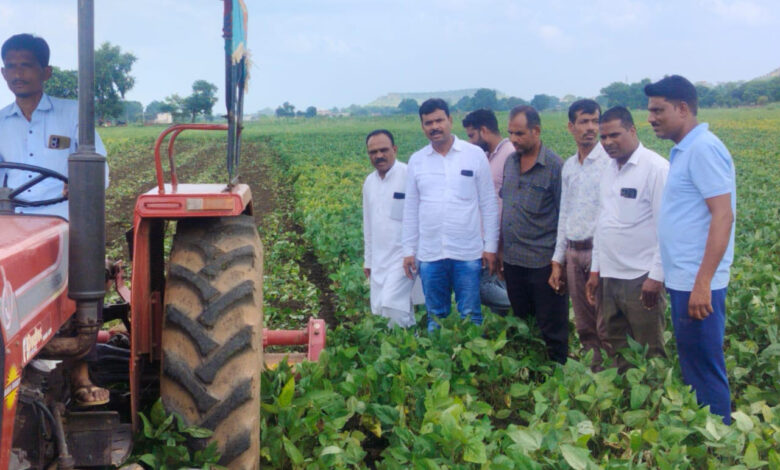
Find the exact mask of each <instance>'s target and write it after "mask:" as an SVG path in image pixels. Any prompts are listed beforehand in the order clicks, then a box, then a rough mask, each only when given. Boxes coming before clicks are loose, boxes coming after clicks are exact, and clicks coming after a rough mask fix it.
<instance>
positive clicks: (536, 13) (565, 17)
mask: <svg viewBox="0 0 780 470" xmlns="http://www.w3.org/2000/svg"><path fill="white" fill-rule="evenodd" d="M95 3H96V22H97V25H96V33H95V36H96V38H95V41H96V43H97V44H100V43H101V42H103V41H109V42H111V43H112V44H116V45H119V46H120V47H121V48H122V50H123V51H126V52H132V53H133V54H135V55H136V56H137V57H138V61H137V62H136V64H135V66H134V67H133V73H132V74H133V75H134V76H135V78H136V86H135V88H134V89H133V90H132V91H131V92H130V93H129V94H128V96H127V99H131V100H137V101H141V102H142V103H144V105H146V104H148V103H149V102H150V101H152V100H155V99H160V100H161V99H163V98H164V97H165V96H167V95H170V94H172V93H179V94H180V95H183V96H186V95H188V94H189V93H190V92H191V86H192V82H194V81H195V80H198V79H205V80H208V81H210V82H213V83H215V84H217V85H218V86H219V87H220V94H221V93H222V90H223V81H224V72H223V58H222V47H223V46H222V39H221V21H222V5H221V2H219V1H217V0H180V1H173V0H155V1H152V0H131V1H127V0H97V1H96V2H95ZM246 4H247V7H248V9H249V18H250V19H249V48H250V50H251V52H252V57H253V61H254V65H253V67H252V70H251V74H252V76H251V83H250V90H249V93H248V95H247V96H246V101H245V110H246V111H247V112H254V111H257V110H259V109H261V108H265V107H274V108H275V107H276V106H278V105H280V104H281V103H282V102H284V101H289V102H291V103H292V104H294V105H295V106H296V107H297V108H299V109H300V108H306V107H307V106H310V105H314V106H317V107H318V108H330V107H333V106H338V107H344V106H348V105H350V104H353V103H356V104H365V103H368V102H370V101H372V100H373V99H375V98H377V97H378V96H380V95H383V94H386V93H388V92H425V91H436V90H449V89H459V88H479V87H486V88H495V89H498V90H500V91H502V92H504V93H507V94H509V95H514V96H520V97H522V98H526V99H530V98H531V97H532V96H533V95H534V94H536V93H547V94H553V95H556V96H563V95H566V94H575V95H580V96H595V95H597V94H598V92H599V90H600V89H601V88H602V87H604V86H606V85H608V84H609V83H611V82H614V81H626V80H627V81H629V82H634V81H638V80H641V79H642V78H645V77H648V78H651V79H653V80H655V79H658V78H661V77H663V76H664V75H666V74H671V73H679V74H682V75H685V76H687V77H688V78H689V79H691V80H693V81H705V80H706V81H709V82H713V83H716V82H723V81H733V80H746V79H750V78H753V77H756V76H759V75H763V74H765V73H768V72H770V71H772V70H774V69H776V68H778V67H780V52H778V51H779V50H780V49H778V47H777V45H778V44H780V2H778V1H777V0H653V1H651V0H591V1H574V0H546V1H545V0H542V1H526V0H514V1H512V0H480V1H470V2H467V1H464V0H416V1H413V0H276V1H270V0H246ZM20 32H31V33H35V34H38V35H40V36H43V37H44V38H46V39H47V41H49V44H50V46H51V48H52V64H53V65H58V66H60V67H63V68H67V69H75V68H76V66H77V65H76V63H77V60H76V1H75V0H0V34H1V35H2V36H3V37H2V40H5V38H7V37H8V36H10V35H11V34H16V33H20ZM220 96H221V95H220ZM12 99H13V96H12V95H11V94H10V92H9V91H8V90H7V87H5V85H4V84H3V86H2V87H0V103H2V104H5V103H8V102H10V101H11V100H12ZM217 106H218V108H217V109H215V111H216V112H222V110H223V109H224V103H223V102H222V101H220V103H219V104H218V105H217Z"/></svg>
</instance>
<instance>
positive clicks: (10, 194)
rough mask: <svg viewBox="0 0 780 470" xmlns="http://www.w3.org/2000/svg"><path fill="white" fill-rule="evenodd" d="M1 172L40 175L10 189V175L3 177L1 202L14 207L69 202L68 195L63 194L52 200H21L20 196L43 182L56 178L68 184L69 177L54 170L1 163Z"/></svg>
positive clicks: (0, 193) (22, 164)
mask: <svg viewBox="0 0 780 470" xmlns="http://www.w3.org/2000/svg"><path fill="white" fill-rule="evenodd" d="M0 170H17V171H29V172H32V173H38V176H36V177H35V178H32V179H30V181H28V182H26V183H24V184H23V185H21V186H19V187H17V188H8V187H7V186H6V185H7V182H8V175H5V176H4V177H3V182H2V188H0V202H5V203H10V204H12V205H13V206H14V207H15V206H20V207H40V206H50V205H52V204H58V203H60V202H63V201H67V200H68V196H67V194H63V195H62V196H60V197H53V198H51V199H44V200H42V201H24V200H22V199H19V195H20V194H22V193H23V192H25V191H27V190H28V189H30V188H32V187H33V186H35V185H37V184H38V183H40V182H41V181H43V180H46V179H49V178H54V179H57V180H60V181H62V182H63V183H65V184H68V177H67V176H65V175H63V174H61V173H57V172H56V171H54V170H50V169H48V168H44V167H42V166H36V165H28V164H26V163H14V162H0Z"/></svg>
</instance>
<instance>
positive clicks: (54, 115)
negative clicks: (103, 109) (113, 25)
mask: <svg viewBox="0 0 780 470" xmlns="http://www.w3.org/2000/svg"><path fill="white" fill-rule="evenodd" d="M2 60H3V67H2V74H3V78H4V79H5V81H6V83H8V88H9V89H10V90H11V92H12V93H13V94H14V96H16V99H15V101H14V102H13V103H11V104H10V105H8V106H6V107H5V108H3V109H0V161H4V162H13V163H25V164H29V165H35V166H39V167H44V168H47V169H49V170H53V171H56V172H58V173H60V174H62V175H64V176H66V177H67V176H68V156H69V155H70V154H71V153H74V152H75V151H76V147H78V103H77V102H76V101H73V100H63V99H59V98H54V97H51V96H49V95H47V94H46V93H44V91H43V88H44V83H45V82H46V80H48V79H49V78H51V74H52V68H51V67H50V66H49V46H48V44H47V43H46V41H45V40H44V39H43V38H40V37H37V36H33V35H31V34H17V35H15V36H11V37H10V38H9V39H8V40H6V41H5V42H4V43H3V46H2ZM95 151H96V152H97V153H99V154H101V155H105V154H106V150H105V147H104V146H103V142H101V140H100V136H98V135H97V132H96V133H95ZM6 173H7V174H5V175H1V176H2V183H3V184H7V186H8V187H11V188H15V187H19V186H21V185H22V184H24V182H25V181H27V180H29V179H31V178H33V175H34V173H28V172H24V171H6ZM106 186H108V165H106ZM60 195H67V185H63V183H62V182H60V181H58V180H54V179H52V178H48V179H45V180H43V181H41V182H40V183H38V184H36V185H34V186H32V187H30V188H29V189H28V190H26V191H25V194H24V195H23V197H21V199H23V200H28V201H40V200H45V199H52V198H56V197H58V196H60ZM16 212H17V213H26V214H46V215H54V216H59V217H62V218H64V219H67V218H68V202H67V201H64V202H60V203H58V204H53V205H47V206H41V207H24V208H17V209H16ZM98 320H99V321H100V319H98ZM90 359H91V360H95V359H97V357H96V352H95V350H94V348H93V350H92V351H91V352H90V353H89V355H88V356H87V357H86V360H90ZM71 384H72V387H73V398H74V400H75V401H76V403H77V404H78V405H81V406H96V405H102V404H105V403H107V402H108V398H109V393H108V390H106V389H104V388H100V387H97V386H95V385H94V384H93V383H92V381H91V380H90V378H89V369H88V367H87V362H85V361H79V362H77V363H75V364H74V365H73V368H72V371H71Z"/></svg>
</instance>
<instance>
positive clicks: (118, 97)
mask: <svg viewBox="0 0 780 470" xmlns="http://www.w3.org/2000/svg"><path fill="white" fill-rule="evenodd" d="M136 60H137V58H136V57H135V56H134V55H133V54H131V53H129V52H122V50H121V49H120V48H119V46H114V45H111V43H108V42H105V43H103V44H102V45H101V46H100V47H99V48H98V49H97V50H96V51H95V115H96V118H97V120H98V122H100V123H106V122H111V121H124V122H143V121H144V120H145V118H147V119H149V118H153V117H154V116H156V115H157V114H158V113H171V115H172V116H173V119H174V120H177V121H181V120H184V119H190V120H191V121H192V122H195V120H196V119H197V118H198V117H203V118H205V119H207V120H211V119H212V118H213V116H212V110H213V108H214V104H215V103H216V102H217V90H218V89H217V86H216V85H214V84H213V83H209V82H207V81H206V80H197V81H195V83H193V84H192V94H191V95H189V96H186V97H182V96H179V95H178V94H173V95H170V96H168V97H166V98H165V99H164V100H163V101H152V102H151V103H149V105H148V106H147V107H146V110H145V111H144V107H143V105H142V104H141V103H140V102H138V101H125V99H124V98H125V94H126V93H127V92H128V91H130V90H131V89H132V88H133V86H134V85H135V77H133V76H132V75H130V72H131V71H132V68H133V64H134V63H135V61H136ZM44 90H45V91H46V93H47V94H49V95H51V96H56V97H60V98H68V99H76V98H77V97H78V72H77V71H76V70H63V69H60V68H59V67H52V76H51V78H50V79H49V80H48V81H47V82H46V86H45V88H44ZM315 114H316V109H315Z"/></svg>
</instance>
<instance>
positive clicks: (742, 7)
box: [699, 0, 771, 25]
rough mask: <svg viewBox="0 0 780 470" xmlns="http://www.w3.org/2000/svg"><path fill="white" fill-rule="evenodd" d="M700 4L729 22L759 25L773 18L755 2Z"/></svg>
mask: <svg viewBox="0 0 780 470" xmlns="http://www.w3.org/2000/svg"><path fill="white" fill-rule="evenodd" d="M699 3H700V5H701V6H702V7H704V8H705V9H707V10H708V11H711V12H713V13H715V14H716V15H718V16H720V17H721V18H723V19H724V20H727V21H738V22H741V23H746V24H748V25H757V24H763V23H766V22H767V21H769V19H770V18H771V15H770V14H769V12H768V11H767V10H766V8H764V6H763V5H761V4H759V3H757V2H755V1H753V0H700V2H699Z"/></svg>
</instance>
